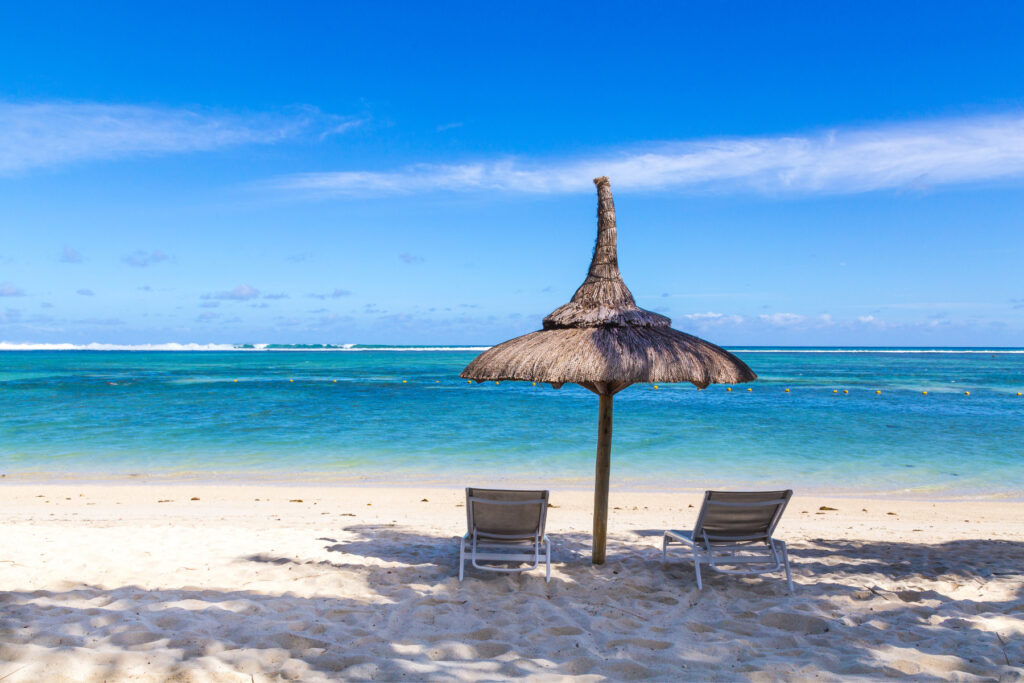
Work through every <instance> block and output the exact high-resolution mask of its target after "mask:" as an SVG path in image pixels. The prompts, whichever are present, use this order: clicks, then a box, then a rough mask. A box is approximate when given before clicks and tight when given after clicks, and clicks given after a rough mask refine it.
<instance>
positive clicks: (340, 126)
mask: <svg viewBox="0 0 1024 683" xmlns="http://www.w3.org/2000/svg"><path fill="white" fill-rule="evenodd" d="M366 121H367V119H353V118H340V117H338V118H336V119H335V121H334V122H333V123H331V124H330V125H329V126H328V127H327V129H326V130H324V132H322V133H320V139H321V140H326V139H327V138H329V137H331V136H332V135H341V134H342V133H347V132H348V131H350V130H352V129H353V128H358V127H359V126H361V125H363V124H364V123H366Z"/></svg>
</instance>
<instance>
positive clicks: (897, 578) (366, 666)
mask: <svg viewBox="0 0 1024 683" xmlns="http://www.w3.org/2000/svg"><path fill="white" fill-rule="evenodd" d="M646 531H647V530H639V531H638V532H637V533H638V535H639V536H641V537H648V536H649V535H650V534H647V533H646ZM659 533H660V532H659ZM552 541H553V543H554V557H553V560H554V563H555V571H554V572H553V575H552V581H551V583H550V584H545V582H544V581H543V578H542V575H541V573H540V571H536V572H534V573H532V574H530V573H527V574H524V575H502V574H486V573H483V572H474V573H473V574H471V575H470V576H468V577H467V579H466V581H465V582H464V583H461V584H460V583H459V582H458V580H457V579H456V578H455V575H456V571H457V567H456V564H457V541H456V540H455V539H454V538H452V537H438V536H430V535H424V534H422V533H418V532H416V531H413V530H411V529H407V528H402V527H398V526H388V525H355V526H350V527H348V528H346V529H344V530H343V531H342V532H341V533H339V534H338V535H337V537H336V538H335V537H324V538H321V539H320V543H322V544H323V550H324V552H325V553H326V557H327V559H324V557H322V556H321V557H308V558H303V557H287V556H273V555H270V554H267V553H262V552H258V553H254V554H252V555H250V556H247V557H243V558H239V559H238V560H237V562H239V563H242V564H243V565H247V566H248V567H250V568H252V569H253V570H254V571H256V572H257V575H258V576H261V577H263V578H264V579H265V580H266V582H267V585H275V586H280V585H281V582H282V581H286V582H287V585H291V586H293V587H294V590H290V591H289V592H286V593H283V594H271V593H266V592H262V591H260V590H258V589H257V588H249V589H246V590H232V589H231V588H221V589H205V588H203V589H200V588H188V587H181V588H174V589H167V590H152V589H143V588H140V587H136V586H121V587H116V588H105V587H99V586H90V585H83V586H79V587H75V588H71V589H68V590H64V591H3V592H0V662H6V664H3V665H0V677H3V676H5V675H8V676H9V677H8V678H7V679H5V680H6V681H8V682H9V683H18V682H19V681H28V680H40V679H45V678H47V677H48V676H50V675H52V674H53V673H54V672H56V671H60V670H61V669H60V667H62V666H67V667H70V668H68V669H67V670H66V672H65V673H66V674H67V675H68V676H70V677H71V678H72V679H74V678H76V677H79V675H80V677H81V678H85V679H93V678H95V679H107V680H118V679H125V678H129V677H131V676H133V675H145V674H152V673H153V672H159V675H157V677H158V678H160V677H168V678H170V677H175V676H181V677H183V678H190V677H195V676H198V677H199V678H203V675H204V674H205V675H206V676H208V677H214V678H216V676H218V675H222V676H226V675H227V674H228V672H238V673H242V674H246V675H249V674H253V675H257V674H264V675H268V676H271V677H280V678H286V679H299V680H318V679H332V678H338V677H340V678H344V679H349V680H351V679H357V680H359V679H377V680H381V679H383V680H395V679H403V678H404V679H407V680H408V679H424V678H430V679H435V680H438V679H439V680H456V679H458V680H465V679H466V678H507V677H522V676H545V675H547V676H551V677H559V676H566V675H590V676H592V677H593V678H594V679H601V678H608V679H616V680H618V679H652V678H653V679H660V680H664V679H678V678H721V679H730V680H731V679H743V678H749V677H751V676H753V675H754V673H755V672H758V671H766V672H767V673H768V676H769V677H779V676H782V677H786V676H789V677H801V678H802V677H808V676H815V675H822V674H823V675H826V676H828V675H832V676H849V675H862V676H871V677H881V676H904V675H907V674H912V675H919V676H922V677H926V678H932V677H935V678H939V677H949V676H954V675H958V674H960V675H963V674H968V675H976V676H987V677H995V678H1005V679H1017V678H1022V677H1024V669H1022V668H1021V667H1022V666H1024V645H1022V644H1021V639H1020V634H1021V632H1022V631H1024V621H1022V620H1021V616H1022V615H1024V587H1022V579H1024V576H1022V575H1021V572H1022V571H1024V569H1022V568H1024V544H1022V543H1010V542H1001V541H984V540H972V541H955V542H950V543H943V544H938V545H924V544H920V545H919V544H912V543H884V544H874V543H857V542H851V541H830V540H827V539H819V540H816V541H813V542H808V543H803V544H797V545H794V546H793V547H792V556H793V568H794V575H795V576H794V578H795V580H796V581H797V583H798V586H797V590H796V592H795V593H794V594H793V595H789V594H788V593H787V592H786V589H785V582H784V580H783V579H782V578H781V577H779V576H771V575H769V576H765V577H757V578H737V577H732V576H722V575H714V574H711V575H709V576H707V583H706V587H705V590H703V591H697V590H696V586H695V584H694V582H693V573H692V566H691V565H690V564H689V563H688V562H686V561H682V560H678V561H674V562H672V563H670V564H669V565H668V566H662V564H661V560H660V549H659V548H658V547H656V546H655V544H654V542H653V540H651V539H648V542H650V543H651V545H648V546H642V545H637V544H636V539H635V538H632V539H622V538H618V539H617V538H613V539H610V543H609V561H608V563H607V564H606V565H604V566H603V567H600V568H595V567H593V566H591V565H590V563H589V560H588V555H589V538H588V537H587V536H586V535H582V534H558V535H553V536H552ZM253 565H256V566H255V567H253ZM250 584H251V582H250ZM332 593H333V595H332ZM341 596H344V597H341ZM86 651H88V652H86ZM83 659H84V660H86V661H87V662H88V666H86V665H85V664H83V663H82V661H83ZM30 660H31V661H32V662H33V663H32V664H27V662H29V661H30ZM23 666H24V667H25V668H19V667H23ZM46 667H50V668H46ZM76 667H77V668H76ZM82 667H86V668H82ZM255 680H259V679H258V678H257V679H255Z"/></svg>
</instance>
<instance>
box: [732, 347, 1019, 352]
mask: <svg viewBox="0 0 1024 683" xmlns="http://www.w3.org/2000/svg"><path fill="white" fill-rule="evenodd" d="M729 351H731V352H732V353H940V354H963V353H979V354H980V353H987V354H1000V353H1006V354H1024V349H907V348H902V349H887V348H880V349H804V348H786V347H785V346H780V347H778V348H771V349H768V348H764V349H734V348H729Z"/></svg>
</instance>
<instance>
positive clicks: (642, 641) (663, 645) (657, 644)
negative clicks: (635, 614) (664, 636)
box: [608, 638, 672, 650]
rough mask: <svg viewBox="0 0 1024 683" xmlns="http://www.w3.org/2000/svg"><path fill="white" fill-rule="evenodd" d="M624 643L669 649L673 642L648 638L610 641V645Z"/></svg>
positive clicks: (631, 645) (648, 647) (653, 648)
mask: <svg viewBox="0 0 1024 683" xmlns="http://www.w3.org/2000/svg"><path fill="white" fill-rule="evenodd" d="M622 645H628V646H630V647H643V648H647V649H648V650H667V649H668V648H670V647H672V643H666V642H665V641H663V640H647V639H646V638H623V639H622V640H613V641H611V642H609V643H608V647H620V646H622Z"/></svg>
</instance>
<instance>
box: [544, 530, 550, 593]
mask: <svg viewBox="0 0 1024 683" xmlns="http://www.w3.org/2000/svg"><path fill="white" fill-rule="evenodd" d="M544 551H545V560H544V568H545V571H546V575H545V576H544V580H545V581H546V582H548V583H551V541H549V540H548V539H547V538H545V539H544Z"/></svg>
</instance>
